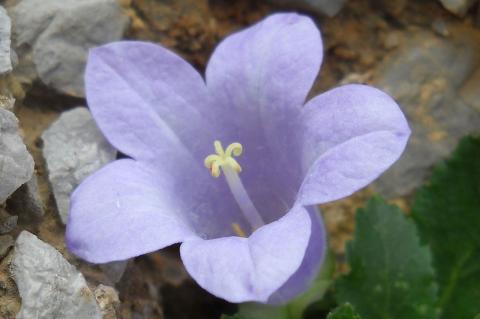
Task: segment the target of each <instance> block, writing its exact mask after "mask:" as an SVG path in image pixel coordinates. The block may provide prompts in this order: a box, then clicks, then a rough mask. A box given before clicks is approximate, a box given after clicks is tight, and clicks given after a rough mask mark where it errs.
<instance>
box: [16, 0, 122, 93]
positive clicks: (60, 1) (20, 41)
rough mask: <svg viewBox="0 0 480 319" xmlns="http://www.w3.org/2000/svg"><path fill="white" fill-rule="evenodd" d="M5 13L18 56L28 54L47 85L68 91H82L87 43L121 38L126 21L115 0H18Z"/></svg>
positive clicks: (90, 45) (21, 56) (93, 45)
mask: <svg viewBox="0 0 480 319" xmlns="http://www.w3.org/2000/svg"><path fill="white" fill-rule="evenodd" d="M10 13H11V16H12V20H13V24H14V33H15V36H16V40H17V41H16V43H15V46H16V47H17V48H19V50H17V51H18V53H19V55H20V58H21V59H22V58H23V60H25V59H26V60H29V59H31V60H33V63H34V64H35V68H36V71H37V73H38V75H39V76H40V79H41V80H42V81H43V82H44V83H45V84H46V85H49V86H52V87H53V88H55V89H57V90H59V91H61V92H63V93H66V94H70V95H73V96H83V95H84V87H83V73H84V72H83V71H84V68H85V61H86V58H87V53H88V49H89V48H92V47H95V46H98V45H101V44H104V43H108V42H112V41H117V40H119V39H121V38H122V35H123V32H124V30H125V29H126V27H127V24H128V18H127V17H126V16H125V15H124V14H123V12H122V10H121V8H120V6H119V4H118V2H117V1H116V0H82V1H78V0H22V1H20V3H19V4H18V5H17V6H15V7H14V8H13V9H12V10H11V12H10ZM30 48H32V50H30ZM24 62H25V61H24ZM24 64H25V63H24ZM27 64H28V63H27ZM23 69H25V70H27V69H28V67H26V66H23Z"/></svg>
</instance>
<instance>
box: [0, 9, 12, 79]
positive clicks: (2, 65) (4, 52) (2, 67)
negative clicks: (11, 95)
mask: <svg viewBox="0 0 480 319" xmlns="http://www.w3.org/2000/svg"><path fill="white" fill-rule="evenodd" d="M10 29H11V21H10V18H9V17H8V15H7V11H6V10H5V9H4V8H3V7H2V6H0V74H3V73H7V72H10V71H12V60H11V58H10Z"/></svg>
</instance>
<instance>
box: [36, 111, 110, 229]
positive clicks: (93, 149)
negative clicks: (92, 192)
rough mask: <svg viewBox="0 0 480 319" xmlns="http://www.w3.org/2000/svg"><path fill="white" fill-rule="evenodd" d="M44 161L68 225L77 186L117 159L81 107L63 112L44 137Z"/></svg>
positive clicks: (58, 205) (64, 221)
mask: <svg viewBox="0 0 480 319" xmlns="http://www.w3.org/2000/svg"><path fill="white" fill-rule="evenodd" d="M42 140H43V143H44V146H43V157H44V158H45V161H46V166H47V170H48V179H49V181H50V184H51V186H52V189H53V195H54V196H55V201H56V203H57V208H58V212H59V214H60V217H61V219H62V221H63V223H66V222H67V217H68V207H69V203H70V202H69V200H70V199H69V198H70V194H71V192H72V191H73V189H74V188H75V187H76V186H77V185H78V184H80V182H81V181H82V180H83V179H84V178H85V177H87V176H88V175H90V174H92V173H93V172H95V171H96V170H98V169H99V168H100V167H102V166H103V165H105V164H106V163H108V162H110V161H112V160H114V159H115V157H116V151H115V150H114V149H113V148H112V147H111V146H110V144H109V143H108V142H107V141H106V140H105V138H104V137H103V135H102V134H101V133H100V131H99V130H98V129H97V126H96V124H95V122H94V121H93V119H92V116H91V115H90V112H89V111H88V110H87V109H86V108H84V107H77V108H75V109H73V110H70V111H67V112H63V113H62V115H60V117H59V119H58V120H56V121H55V122H54V123H53V124H52V125H51V126H50V127H49V128H48V129H47V130H46V131H45V132H44V133H43V134H42Z"/></svg>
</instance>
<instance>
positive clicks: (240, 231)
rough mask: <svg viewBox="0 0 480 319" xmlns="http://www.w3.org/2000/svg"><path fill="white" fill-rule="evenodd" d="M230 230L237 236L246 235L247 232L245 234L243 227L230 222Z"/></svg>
mask: <svg viewBox="0 0 480 319" xmlns="http://www.w3.org/2000/svg"><path fill="white" fill-rule="evenodd" d="M232 230H233V232H234V233H235V235H237V236H238V237H247V234H245V232H244V231H243V229H242V228H241V227H240V225H239V224H237V223H232Z"/></svg>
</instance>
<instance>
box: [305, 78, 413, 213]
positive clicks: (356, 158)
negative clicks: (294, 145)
mask: <svg viewBox="0 0 480 319" xmlns="http://www.w3.org/2000/svg"><path fill="white" fill-rule="evenodd" d="M301 132H302V134H303V135H302V138H303V140H304V144H303V152H302V158H303V160H302V162H303V167H304V169H305V171H306V177H305V179H304V181H303V183H302V186H301V189H300V192H299V195H298V200H299V201H300V202H301V203H302V204H304V205H313V204H319V203H324V202H329V201H333V200H336V199H339V198H342V197H345V196H348V195H350V194H352V193H353V192H355V191H356V190H358V189H360V188H362V187H364V186H365V185H367V184H368V183H370V182H372V181H373V180H374V179H376V178H377V177H378V176H379V175H380V174H381V173H382V172H383V171H385V170H386V169H387V168H388V167H390V165H392V164H393V163H394V162H395V161H396V160H397V159H398V158H399V157H400V155H401V154H402V152H403V150H404V148H405V145H406V143H407V140H408V137H409V136H410V129H409V127H408V123H407V121H406V119H405V116H404V115H403V113H402V111H401V110H400V108H399V107H398V105H397V104H396V103H395V101H393V99H392V98H391V97H390V96H388V95H387V94H385V93H383V92H382V91H380V90H378V89H375V88H372V87H369V86H366V85H345V86H341V87H338V88H335V89H333V90H330V91H328V92H326V93H324V94H321V95H319V96H317V97H316V98H314V99H313V100H311V101H310V102H308V103H307V105H306V106H305V109H304V111H303V114H302V117H301Z"/></svg>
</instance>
